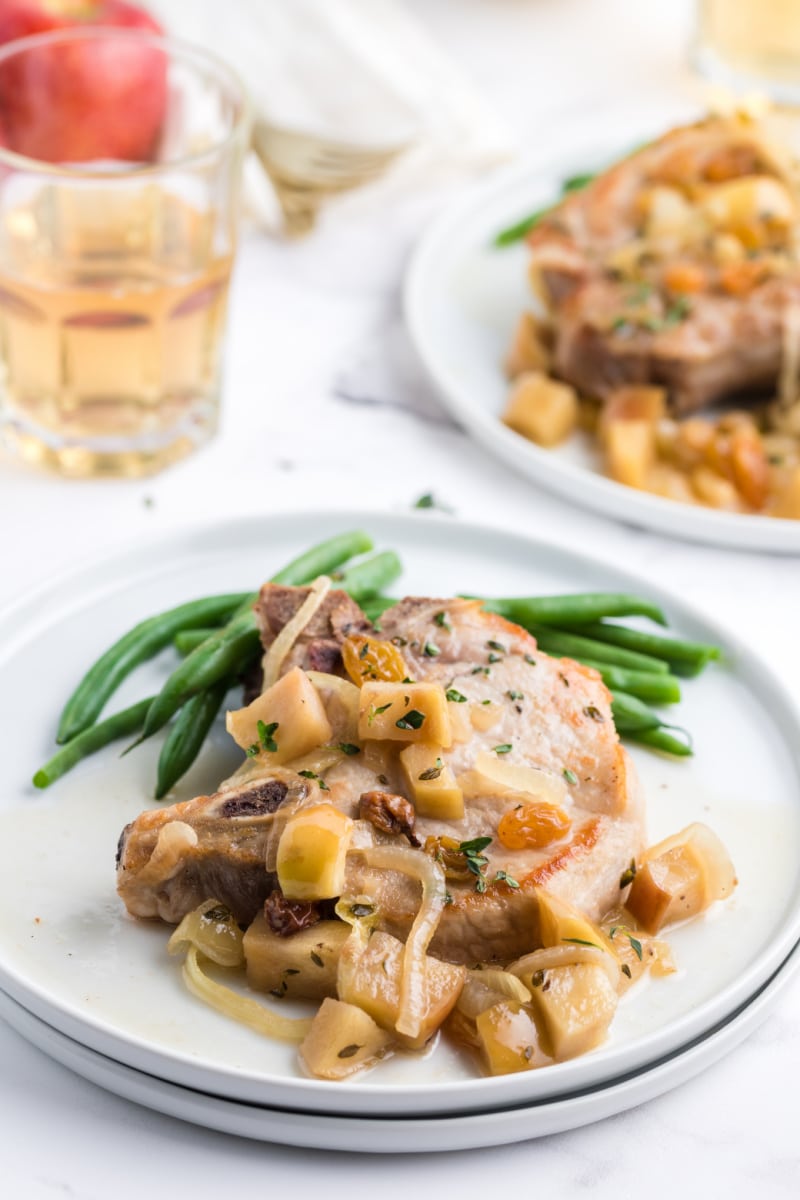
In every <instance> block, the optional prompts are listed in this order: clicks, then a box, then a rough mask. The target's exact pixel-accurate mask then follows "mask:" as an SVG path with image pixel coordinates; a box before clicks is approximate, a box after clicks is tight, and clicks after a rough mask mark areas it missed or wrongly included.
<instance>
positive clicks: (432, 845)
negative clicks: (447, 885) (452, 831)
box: [424, 834, 471, 880]
mask: <svg viewBox="0 0 800 1200" xmlns="http://www.w3.org/2000/svg"><path fill="white" fill-rule="evenodd" d="M460 845H461V843H460V842H458V841H456V839H455V838H451V837H447V835H446V834H443V835H442V836H441V837H434V836H433V834H431V835H429V836H428V837H426V839H425V846H424V850H425V853H426V854H429V855H430V856H431V858H433V859H435V860H436V862H438V863H440V864H441V866H443V867H444V873H445V876H446V877H447V878H448V879H460V880H466V879H469V877H470V874H471V872H470V869H469V867H468V866H467V860H466V857H465V855H464V853H463V851H462V850H461V849H460Z"/></svg>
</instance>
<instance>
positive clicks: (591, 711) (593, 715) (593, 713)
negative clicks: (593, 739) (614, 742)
mask: <svg viewBox="0 0 800 1200" xmlns="http://www.w3.org/2000/svg"><path fill="white" fill-rule="evenodd" d="M583 714H584V716H586V717H589V719H590V720H592V721H604V720H605V717H604V716H603V714H602V713H601V712H600V709H599V708H595V706H594V705H593V704H587V706H586V708H585V709H584V710H583Z"/></svg>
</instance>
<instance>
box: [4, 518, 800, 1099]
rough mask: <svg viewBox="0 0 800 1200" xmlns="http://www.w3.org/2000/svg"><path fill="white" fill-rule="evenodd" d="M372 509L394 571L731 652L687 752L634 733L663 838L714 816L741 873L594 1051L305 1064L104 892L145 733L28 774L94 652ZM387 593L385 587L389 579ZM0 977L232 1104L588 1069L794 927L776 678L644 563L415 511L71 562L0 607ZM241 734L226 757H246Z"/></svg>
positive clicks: (754, 975) (790, 776)
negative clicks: (395, 555) (335, 1078)
mask: <svg viewBox="0 0 800 1200" xmlns="http://www.w3.org/2000/svg"><path fill="white" fill-rule="evenodd" d="M358 526H363V527H365V528H366V529H368V530H369V531H370V533H371V534H372V536H373V537H374V539H375V542H376V544H377V545H378V546H381V547H394V548H395V549H396V550H397V551H398V552H399V553H400V555H401V557H402V559H403V562H404V564H405V568H406V572H405V575H404V577H403V580H402V584H401V586H402V589H403V590H406V589H407V590H408V591H409V592H412V593H413V592H417V593H428V594H432V595H440V596H447V595H450V594H452V593H453V592H458V591H464V592H473V593H478V594H481V593H487V592H489V593H495V594H504V593H505V594H514V593H517V594H525V593H528V594H530V593H545V592H564V591H584V590H625V591H639V592H641V593H645V594H648V595H650V596H653V597H654V598H655V599H657V600H660V601H661V602H662V603H663V605H664V606H665V608H666V611H667V613H668V615H669V617H670V620H671V623H672V624H673V625H674V626H675V627H676V628H677V629H679V630H680V631H681V632H683V633H684V634H685V635H687V636H689V637H698V638H702V639H706V640H714V639H718V640H720V641H722V642H723V643H724V646H725V650H726V655H727V662H726V664H725V665H724V666H721V667H720V668H718V669H717V668H714V669H713V670H711V671H709V672H707V673H706V675H704V676H703V677H702V678H701V679H698V680H693V681H689V682H687V684H686V687H685V699H684V701H683V703H682V705H681V709H680V720H681V721H682V722H684V723H685V724H686V725H687V726H688V727H689V728H690V729H691V730H692V732H693V734H694V735H695V738H696V744H697V748H698V753H697V756H696V758H695V759H693V760H691V761H681V762H673V761H667V760H665V759H663V758H661V757H658V756H656V755H653V754H650V753H648V752H646V751H641V752H638V751H637V752H635V757H636V761H637V763H638V765H639V768H640V771H641V774H642V778H643V782H644V786H645V790H646V793H647V796H648V799H649V810H648V811H649V834H650V837H651V839H653V840H655V839H658V838H660V837H663V836H665V835H666V834H668V833H670V832H674V831H676V830H678V829H680V828H682V827H683V826H684V825H686V824H688V823H689V822H690V821H693V820H697V819H701V820H704V821H707V822H708V824H709V825H711V826H712V828H714V829H715V830H717V832H718V833H719V834H720V836H721V837H722V838H723V840H724V842H725V843H726V845H727V846H728V849H729V851H730V853H731V855H732V857H733V860H734V862H735V864H736V868H737V873H738V876H739V881H740V883H739V888H738V889H737V891H736V893H735V895H734V897H733V898H732V900H731V901H730V902H729V903H727V904H726V905H725V906H719V907H718V909H716V910H715V911H713V912H711V913H710V914H709V915H708V916H706V917H705V918H703V919H702V920H699V921H696V922H692V923H689V924H687V925H686V926H684V927H682V928H680V929H677V930H676V931H675V932H674V933H673V934H671V936H670V941H671V943H672V945H673V948H674V952H675V956H676V959H677V962H678V965H679V967H680V970H679V971H678V973H677V974H675V975H673V976H671V977H669V978H667V979H664V980H659V981H654V982H651V983H647V984H645V985H644V986H642V987H637V988H635V989H633V991H632V992H631V993H630V994H629V995H628V996H627V997H626V998H625V999H624V1001H623V1002H622V1004H621V1006H620V1009H619V1012H618V1014H617V1017H616V1019H615V1022H614V1025H613V1029H612V1036H611V1038H610V1039H609V1041H608V1042H607V1043H606V1044H605V1045H604V1046H603V1047H602V1048H601V1049H599V1050H598V1051H596V1052H595V1053H593V1054H591V1055H587V1056H585V1057H583V1058H579V1059H575V1060H573V1061H571V1062H567V1063H562V1064H559V1065H556V1066H553V1067H549V1068H547V1069H545V1070H541V1071H536V1072H530V1073H525V1074H522V1075H513V1076H505V1077H501V1078H495V1079H482V1078H477V1077H476V1072H475V1068H474V1066H473V1064H472V1063H470V1062H469V1061H467V1060H466V1059H465V1058H463V1057H461V1056H460V1055H459V1054H458V1053H457V1052H456V1051H455V1050H453V1049H451V1048H449V1047H448V1046H447V1045H446V1044H445V1043H444V1042H441V1043H440V1044H439V1045H438V1046H437V1047H436V1049H435V1050H434V1051H433V1052H432V1053H430V1054H429V1055H428V1056H427V1057H425V1058H423V1059H418V1058H413V1057H407V1056H402V1055H398V1056H396V1057H395V1058H393V1059H392V1060H390V1061H388V1062H386V1063H383V1064H381V1065H380V1067H379V1068H378V1069H376V1070H374V1071H373V1072H371V1073H370V1074H367V1075H364V1076H360V1077H356V1078H355V1079H354V1080H352V1081H350V1082H348V1083H347V1084H330V1083H326V1082H324V1081H319V1080H311V1079H305V1078H302V1077H300V1076H299V1074H298V1071H297V1067H296V1051H295V1050H294V1048H293V1047H290V1046H286V1045H283V1044H281V1043H279V1042H273V1041H270V1040H267V1039H263V1038H260V1037H258V1036H257V1035H255V1034H254V1033H252V1032H251V1031H250V1030H248V1029H246V1028H244V1027H242V1026H240V1025H237V1024H236V1023H234V1022H232V1021H229V1020H227V1019H226V1018H224V1017H222V1016H220V1015H219V1014H217V1013H215V1012H213V1011H211V1010H210V1009H208V1008H206V1007H205V1006H204V1005H202V1004H201V1003H199V1002H198V1001H196V1000H195V999H194V998H193V997H192V996H191V995H190V994H189V993H188V992H187V991H186V990H185V989H184V987H183V985H182V983H181V980H180V968H179V965H178V963H177V962H176V961H175V960H173V959H170V958H169V957H168V956H167V953H166V942H167V934H168V931H167V929H166V927H164V926H163V925H161V924H159V923H156V922H153V923H144V922H137V921H135V920H133V919H131V918H130V917H128V916H127V914H126V913H125V911H124V908H123V906H122V904H121V903H120V901H119V900H118V898H117V896H116V893H115V890H114V850H115V847H116V843H117V839H118V836H119V833H120V831H121V829H122V827H123V825H124V824H125V823H126V822H127V821H129V820H131V819H132V818H133V817H135V816H136V815H137V814H138V812H139V811H140V810H141V809H142V808H144V807H148V806H149V804H150V801H149V796H150V794H151V789H152V786H153V781H154V778H155V760H156V758H157V754H158V739H153V740H152V741H151V742H150V743H147V744H145V745H144V746H143V747H141V748H140V749H138V750H137V751H136V752H135V753H133V754H130V755H128V756H127V757H125V758H123V759H120V758H118V756H117V751H116V749H115V748H109V749H108V750H107V751H106V752H104V753H102V754H100V755H97V756H95V757H94V758H92V759H89V760H87V761H86V762H85V763H83V764H81V765H80V766H79V767H78V768H77V769H76V770H74V771H73V772H72V773H71V774H70V775H68V776H66V777H65V778H64V779H62V780H61V781H60V782H59V783H57V784H56V785H54V786H53V787H52V788H51V789H50V790H49V791H47V792H45V793H43V794H42V793H36V792H35V790H34V789H33V788H32V787H31V786H30V785H29V784H28V783H27V780H28V779H29V778H30V775H31V774H32V772H33V770H34V769H35V767H36V766H38V765H39V763H40V762H42V761H43V760H44V759H45V758H47V757H48V755H49V754H50V752H51V750H52V740H51V739H52V737H53V734H54V729H55V724H56V720H57V715H58V710H59V708H60V706H61V704H62V703H63V700H64V699H65V698H66V696H67V695H68V693H69V692H70V690H71V689H72V687H73V685H74V683H75V682H76V680H77V679H78V678H79V677H80V676H81V674H82V673H83V671H84V670H85V668H86V666H87V665H88V663H89V662H90V661H92V660H93V659H94V658H95V656H96V655H97V654H98V653H99V652H100V651H101V650H102V649H103V648H105V647H106V646H107V645H108V644H109V643H110V642H111V641H112V640H113V639H114V638H115V637H116V636H118V635H119V633H120V632H122V631H123V630H125V629H127V628H129V627H130V626H131V625H132V624H134V622H135V621H137V620H139V619H141V618H142V617H143V616H145V615H148V614H151V613H153V612H157V611H159V610H160V609H163V608H167V607H169V606H171V605H173V604H175V603H177V602H179V601H181V600H186V599H188V598H191V597H194V596H199V595H204V594H208V593H211V592H215V591H227V590H230V589H233V590H237V589H242V590H245V589H248V588H253V587H256V586H257V585H258V584H259V583H260V582H261V580H263V579H265V578H267V577H268V576H269V575H271V574H272V573H273V572H274V571H275V570H276V569H277V568H278V567H279V566H280V565H281V564H282V563H284V562H286V561H287V560H288V559H290V558H291V557H293V556H294V555H295V554H296V553H297V552H298V551H299V550H302V549H303V548H304V547H307V546H309V545H310V544H312V543H313V542H315V541H317V540H319V539H320V538H323V537H326V536H329V535H331V534H333V533H334V532H338V531H341V530H343V529H348V528H355V527H358ZM398 590H399V589H398ZM173 662H174V659H173V657H172V655H171V652H167V653H165V655H163V656H162V659H161V660H159V661H157V662H156V663H154V664H152V665H151V666H150V667H148V668H145V669H142V670H141V671H140V672H139V673H137V676H136V677H135V678H134V679H132V680H129V681H128V683H127V684H126V687H125V690H124V692H123V693H121V694H120V695H119V696H118V697H117V700H116V703H117V704H118V705H119V706H120V707H121V706H123V704H125V703H129V702H130V701H131V700H132V699H133V698H134V696H137V695H139V696H140V695H147V694H149V693H150V692H151V691H152V689H153V688H154V687H156V686H157V685H158V683H159V681H160V680H161V679H162V678H163V676H164V674H165V672H166V671H167V669H168V668H169V666H170V665H171V664H172V663H173ZM0 671H1V672H2V678H3V689H2V698H1V699H0V703H2V706H3V713H2V719H1V720H0V761H2V762H3V764H4V776H5V779H4V788H3V790H2V795H1V796H0V987H2V988H3V989H4V990H5V991H6V992H7V993H9V995H11V996H12V997H13V998H14V999H15V1000H16V1001H18V1002H19V1003H21V1004H22V1005H24V1006H25V1007H26V1008H27V1009H29V1010H30V1011H31V1012H33V1013H34V1014H35V1015H37V1016H39V1017H41V1018H42V1019H43V1020H45V1021H47V1022H48V1023H49V1024H51V1025H53V1026H54V1027H55V1028H57V1029H58V1030H60V1031H61V1032H62V1033H65V1034H67V1035H68V1036H69V1037H72V1038H74V1039H75V1040H77V1041H79V1042H81V1043H83V1044H84V1045H86V1046H88V1047H90V1048H91V1049H93V1050H96V1051H99V1052H100V1053H102V1054H105V1055H106V1056H108V1057H110V1058H113V1059H116V1060H117V1061H119V1062H121V1063H124V1064H125V1065H127V1066H131V1067H134V1068H137V1069H139V1070H143V1071H146V1072H148V1073H149V1074H152V1075H157V1076H160V1077H161V1078H163V1079H167V1080H169V1081H170V1082H173V1083H178V1084H181V1085H184V1086H187V1087H193V1088H196V1089H199V1090H202V1091H208V1092H214V1093H215V1094H217V1095H223V1096H226V1097H229V1098H232V1099H235V1100H239V1101H246V1102H250V1103H258V1104H265V1105H271V1106H276V1107H280V1108H294V1109H304V1110H306V1111H316V1112H323V1113H324V1112H337V1113H347V1114H349V1115H351V1116H352V1115H362V1114H369V1115H372V1116H374V1115H384V1114H388V1113H393V1114H404V1113H405V1114H408V1113H414V1114H417V1115H429V1114H432V1113H438V1114H442V1113H445V1112H466V1111H479V1110H485V1109H487V1108H494V1107H499V1106H503V1105H506V1106H507V1105H515V1104H523V1103H530V1102H533V1101H536V1100H542V1099H545V1098H553V1097H555V1096H557V1095H559V1094H563V1093H565V1092H571V1091H575V1090H577V1089H580V1088H585V1087H594V1086H598V1085H599V1084H602V1083H604V1082H607V1081H609V1080H612V1079H615V1078H618V1077H619V1076H620V1075H621V1074H623V1073H625V1072H629V1071H633V1070H636V1069H638V1068H640V1067H642V1066H644V1065H646V1064H647V1063H650V1062H653V1061H654V1060H656V1059H658V1058H661V1057H663V1056H664V1055H666V1054H669V1053H671V1052H673V1051H675V1050H677V1049H678V1048H680V1047H681V1046H685V1045H686V1044H687V1043H689V1042H690V1041H691V1040H692V1039H694V1038H696V1037H698V1036H702V1035H703V1034H705V1033H707V1032H708V1030H710V1029H711V1028H712V1027H713V1026H714V1025H716V1024H717V1023H718V1022H719V1021H722V1020H725V1019H726V1018H727V1017H729V1016H730V1015H731V1014H732V1013H733V1012H734V1011H735V1010H736V1009H737V1008H738V1007H739V1006H740V1005H741V1004H743V1003H745V1002H746V1001H747V1000H748V999H749V998H750V997H751V996H752V995H753V994H754V993H755V992H756V991H757V989H758V988H759V987H760V986H762V985H763V984H764V982H765V981H766V980H767V979H768V978H769V977H770V976H771V975H772V973H773V972H774V971H775V970H776V969H777V967H778V966H779V965H780V963H781V962H782V961H783V960H784V959H785V957H786V956H787V955H788V953H789V952H790V950H791V948H792V947H793V946H794V945H795V943H796V942H797V941H798V939H800V863H798V860H797V855H796V849H795V848H796V846H797V845H798V842H800V786H799V785H800V762H799V761H798V753H799V752H800V727H799V724H798V714H797V712H796V711H795V709H794V708H793V705H792V702H791V700H790V698H789V697H788V695H787V694H786V693H785V692H784V691H783V690H782V688H781V687H780V685H779V684H778V683H777V682H776V681H775V679H774V678H773V677H772V675H771V674H770V672H769V671H768V670H767V669H766V668H765V667H764V666H762V665H761V664H760V663H759V662H758V661H757V660H755V659H754V658H753V657H752V655H750V653H749V652H748V651H747V649H746V648H745V647H744V646H743V645H738V644H733V643H732V642H731V641H730V639H724V638H723V637H722V635H721V634H720V633H719V631H718V630H717V629H716V628H715V626H714V623H713V622H711V621H709V620H706V619H704V618H703V617H701V616H699V615H697V614H695V613H694V612H693V610H691V609H690V608H688V607H687V606H686V605H685V604H684V603H683V602H682V601H680V600H678V599H676V598H673V597H671V596H670V595H667V594H664V593H662V592H660V591H659V590H658V589H656V588H654V587H653V586H651V585H650V584H649V583H647V582H646V581H645V580H643V579H640V578H637V577H634V576H631V575H629V574H627V573H625V572H622V571H620V570H619V569H617V568H616V567H612V566H610V565H605V564H603V563H600V562H597V561H594V560H592V559H589V558H586V557H584V556H579V555H577V554H573V553H570V552H568V551H566V550H564V549H563V548H560V547H555V546H549V545H547V544H545V543H541V542H536V541H533V540H530V539H527V538H525V537H522V536H519V535H513V534H510V533H507V532H504V531H502V530H495V529H487V528H482V527H480V526H474V525H466V524H460V523H457V522H455V521H452V520H449V519H447V518H441V517H437V516H434V515H433V514H429V513H423V514H418V515H402V516H399V515H398V516H370V515H368V514H364V513H339V514H337V513H326V514H298V515H294V516H287V515H284V516H281V517H280V518H274V519H272V518H257V517H254V518H249V519H242V520H239V521H229V522H226V523H224V524H220V525H216V526H210V527H204V528H201V529H198V530H196V531H193V532H184V533H180V534H174V535H171V536H169V537H165V538H163V539H161V540H159V541H151V542H149V543H148V544H146V545H140V546H138V547H137V548H134V549H131V550H128V551H126V552H125V553H124V554H120V555H119V557H117V558H106V559H105V560H104V561H102V562H99V563H96V564H95V565H93V566H90V567H87V568H85V569H83V570H80V571H77V572H76V573H74V574H73V575H71V576H69V577H68V578H66V579H61V580H59V581H56V582H54V583H52V584H51V585H49V586H48V587H46V588H44V589H42V590H41V591H39V592H38V593H36V594H35V595H33V596H29V597H28V598H27V599H26V600H25V601H24V602H23V603H21V604H19V605H17V606H15V607H14V608H13V609H10V610H7V611H6V612H5V614H3V615H1V616H0ZM226 742H227V738H226V735H225V734H224V732H223V731H221V730H220V731H219V733H218V735H217V736H216V737H215V739H214V741H213V743H212V744H211V745H209V746H207V747H206V748H205V750H204V753H203V755H202V756H201V759H200V760H199V761H198V763H197V764H196V766H195V768H193V770H192V772H191V773H190V776H188V777H187V778H186V780H185V781H184V783H183V785H182V786H181V787H180V788H179V790H178V792H177V795H176V797H175V798H176V799H183V798H185V797H187V796H190V795H193V794H196V793H198V792H207V791H210V790H213V788H214V787H215V785H216V783H217V781H218V780H219V778H221V777H222V776H223V775H224V774H226V773H228V772H229V771H230V769H231V768H232V766H233V765H234V764H235V762H236V761H237V759H236V757H234V756H232V755H231V751H230V749H229V748H228V747H227V745H226ZM237 753H238V752H237Z"/></svg>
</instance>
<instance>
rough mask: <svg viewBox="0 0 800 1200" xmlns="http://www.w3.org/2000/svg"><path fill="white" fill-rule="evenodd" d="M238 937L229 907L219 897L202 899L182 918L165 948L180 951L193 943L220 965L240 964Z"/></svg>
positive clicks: (242, 955) (239, 940)
mask: <svg viewBox="0 0 800 1200" xmlns="http://www.w3.org/2000/svg"><path fill="white" fill-rule="evenodd" d="M215 910H216V911H215ZM242 938H243V934H242V931H241V929H240V928H239V926H238V925H237V924H236V922H235V920H234V919H233V914H232V913H231V911H230V909H228V908H227V907H226V906H225V905H224V904H222V903H220V901H219V900H204V901H203V903H202V904H200V905H199V906H198V907H197V908H194V909H192V911H191V912H190V913H187V914H186V916H185V917H184V918H183V920H182V921H181V923H180V925H179V926H178V927H177V929H176V930H175V932H174V933H173V935H172V937H171V938H170V939H169V941H168V942H167V950H168V951H169V953H170V954H181V953H183V952H184V951H188V950H189V948H190V947H191V946H194V948H195V949H196V950H199V951H200V953H201V954H204V955H205V956H206V958H210V959H211V961H212V962H215V963H219V965H220V966H221V967H241V966H242V965H243V964H244V950H243V949H242Z"/></svg>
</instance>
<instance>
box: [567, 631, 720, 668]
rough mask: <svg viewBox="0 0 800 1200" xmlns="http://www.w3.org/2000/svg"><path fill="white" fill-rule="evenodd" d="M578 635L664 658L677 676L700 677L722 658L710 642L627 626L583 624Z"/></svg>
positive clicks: (718, 650) (717, 649) (716, 647)
mask: <svg viewBox="0 0 800 1200" xmlns="http://www.w3.org/2000/svg"><path fill="white" fill-rule="evenodd" d="M575 632H576V633H580V634H581V635H583V636H586V637H591V638H596V640H597V641H599V642H607V643H608V644H609V645H612V646H622V647H624V648H625V649H627V650H635V651H637V652H639V653H641V654H653V655H655V656H656V657H658V658H663V659H664V660H665V661H666V662H668V663H669V664H670V667H671V669H672V671H673V672H674V673H675V674H676V675H679V674H682V673H683V674H697V673H699V672H700V671H702V669H703V667H705V666H706V665H707V664H708V663H709V662H712V661H714V660H716V659H719V658H721V657H722V652H721V651H720V649H719V647H718V646H712V645H710V644H709V643H707V642H689V641H686V640H685V639H684V638H671V637H664V636H663V635H661V634H657V633H646V632H645V631H644V630H641V629H629V628H628V627H627V626H626V625H614V624H612V623H609V622H606V621H595V622H592V623H591V624H588V625H583V626H581V627H580V628H576V630H575Z"/></svg>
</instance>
